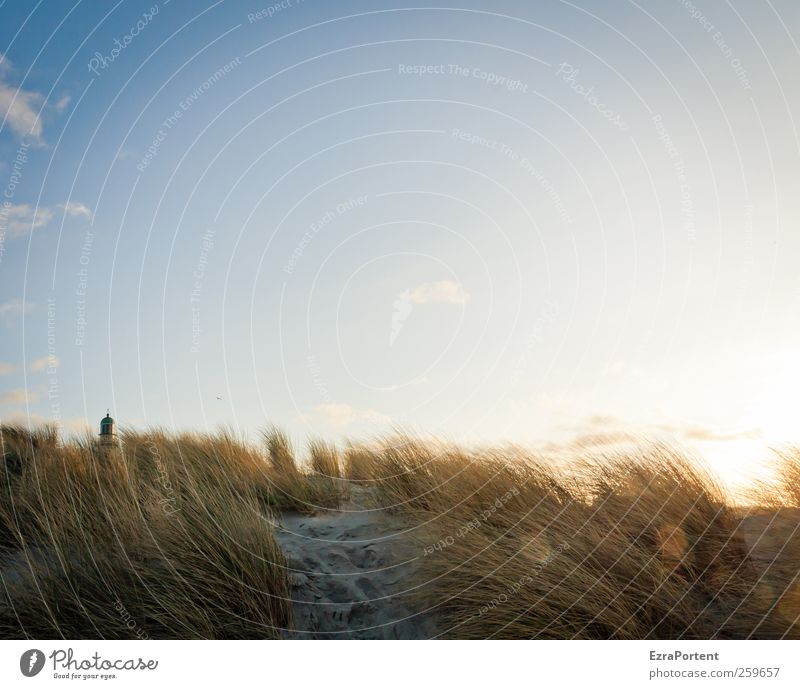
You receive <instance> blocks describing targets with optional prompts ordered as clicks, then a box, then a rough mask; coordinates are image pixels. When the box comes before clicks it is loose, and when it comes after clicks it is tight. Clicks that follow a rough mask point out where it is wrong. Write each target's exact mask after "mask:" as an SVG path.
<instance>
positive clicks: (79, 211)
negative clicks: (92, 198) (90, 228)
mask: <svg viewBox="0 0 800 689" xmlns="http://www.w3.org/2000/svg"><path fill="white" fill-rule="evenodd" d="M59 208H61V209H63V211H64V213H66V214H67V215H69V216H72V217H76V216H84V217H86V218H91V217H92V209H91V208H89V206H87V205H86V204H85V203H81V202H80V201H67V202H66V203H62V204H60V205H59Z"/></svg>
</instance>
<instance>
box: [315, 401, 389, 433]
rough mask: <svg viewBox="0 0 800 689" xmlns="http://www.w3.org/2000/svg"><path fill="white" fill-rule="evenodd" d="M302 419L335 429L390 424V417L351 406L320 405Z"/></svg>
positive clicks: (342, 404)
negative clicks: (369, 424)
mask: <svg viewBox="0 0 800 689" xmlns="http://www.w3.org/2000/svg"><path fill="white" fill-rule="evenodd" d="M300 419H301V420H302V421H306V422H308V423H320V422H321V423H324V424H327V425H329V426H333V427H335V428H344V427H345V426H350V425H351V424H353V423H356V422H359V421H360V422H366V423H388V422H389V417H388V416H385V415H384V414H381V413H380V412H377V411H375V410H374V409H356V408H355V407H353V406H351V405H349V404H344V403H341V404H318V405H317V406H315V407H313V408H312V409H311V411H310V413H308V414H303V415H302V416H301V417H300Z"/></svg>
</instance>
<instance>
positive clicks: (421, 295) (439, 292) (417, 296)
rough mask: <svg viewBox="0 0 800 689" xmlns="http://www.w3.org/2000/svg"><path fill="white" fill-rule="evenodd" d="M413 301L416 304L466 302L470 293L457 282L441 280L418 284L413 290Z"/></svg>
mask: <svg viewBox="0 0 800 689" xmlns="http://www.w3.org/2000/svg"><path fill="white" fill-rule="evenodd" d="M411 301H412V302H413V303H414V304H435V303H442V304H466V303H467V302H468V301H469V295H468V294H467V293H466V292H465V291H464V288H463V287H462V286H461V285H460V284H458V283H457V282H453V281H452V280H439V281H438V282H425V283H423V284H421V285H417V287H415V288H414V289H413V290H411Z"/></svg>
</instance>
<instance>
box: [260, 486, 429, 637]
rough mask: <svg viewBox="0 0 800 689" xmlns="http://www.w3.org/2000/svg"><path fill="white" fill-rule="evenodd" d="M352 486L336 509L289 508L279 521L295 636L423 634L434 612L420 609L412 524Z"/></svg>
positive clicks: (416, 556) (279, 541) (293, 633)
mask: <svg viewBox="0 0 800 689" xmlns="http://www.w3.org/2000/svg"><path fill="white" fill-rule="evenodd" d="M372 504H373V501H372V500H371V493H370V491H369V490H368V489H365V488H361V487H353V488H352V489H351V498H350V499H349V500H348V501H347V502H346V503H345V504H344V505H343V506H342V508H341V509H339V510H335V511H327V510H326V511H320V512H318V513H317V514H315V515H313V516H307V515H300V514H285V515H283V516H282V518H281V519H280V520H279V521H278V522H277V523H276V524H275V527H276V536H277V539H278V543H279V544H280V546H281V548H282V549H283V551H284V553H285V554H286V557H287V560H288V562H289V566H290V568H291V570H292V571H291V574H290V580H291V582H292V599H293V602H292V605H293V612H294V630H293V631H292V632H290V633H289V634H288V636H290V637H294V638H351V639H425V638H431V637H432V636H435V627H434V624H433V619H432V616H431V615H428V614H424V613H421V612H420V611H418V610H415V609H414V607H413V604H412V598H413V593H414V592H413V589H412V588H411V587H412V584H411V583H410V576H409V575H410V574H411V573H413V572H414V570H415V562H416V559H417V558H418V557H419V555H420V551H419V548H418V547H416V548H415V547H414V543H413V533H414V530H413V526H412V525H410V524H408V523H404V522H403V520H402V519H401V518H399V517H397V516H390V515H388V514H387V513H386V511H385V510H383V509H379V508H376V507H374V506H371V505H372Z"/></svg>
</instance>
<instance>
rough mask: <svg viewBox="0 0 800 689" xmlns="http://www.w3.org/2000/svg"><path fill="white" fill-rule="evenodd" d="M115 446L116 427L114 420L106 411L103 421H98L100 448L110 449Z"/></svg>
mask: <svg viewBox="0 0 800 689" xmlns="http://www.w3.org/2000/svg"><path fill="white" fill-rule="evenodd" d="M116 445H117V427H116V424H115V423H114V419H112V418H111V415H110V414H109V413H108V411H106V415H105V418H104V419H101V421H100V447H103V448H112V447H116Z"/></svg>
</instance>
